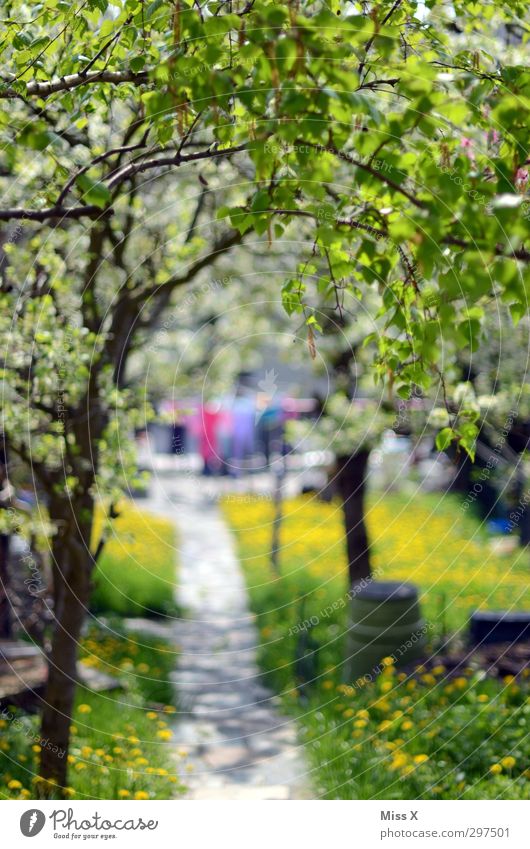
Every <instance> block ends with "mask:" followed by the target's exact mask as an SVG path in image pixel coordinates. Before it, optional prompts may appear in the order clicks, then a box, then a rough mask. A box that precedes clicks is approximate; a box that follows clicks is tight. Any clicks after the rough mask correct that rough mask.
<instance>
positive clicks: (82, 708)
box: [77, 705, 92, 713]
mask: <svg viewBox="0 0 530 849" xmlns="http://www.w3.org/2000/svg"><path fill="white" fill-rule="evenodd" d="M77 710H78V711H79V713H92V708H91V707H90V705H79V707H78V708H77Z"/></svg>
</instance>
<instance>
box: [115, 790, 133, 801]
mask: <svg viewBox="0 0 530 849" xmlns="http://www.w3.org/2000/svg"><path fill="white" fill-rule="evenodd" d="M130 795H131V794H130V793H129V791H128V790H118V796H119V797H120V799H126V798H127V796H130Z"/></svg>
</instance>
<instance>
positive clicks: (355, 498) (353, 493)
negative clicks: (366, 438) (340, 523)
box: [337, 451, 372, 589]
mask: <svg viewBox="0 0 530 849" xmlns="http://www.w3.org/2000/svg"><path fill="white" fill-rule="evenodd" d="M369 456H370V452H369V451H359V452H358V453H356V454H352V455H351V456H350V457H340V458H339V460H338V472H337V486H338V489H339V492H340V495H341V498H342V509H343V511H344V525H345V530H346V550H347V554H348V579H349V586H350V589H351V587H354V586H355V585H356V584H358V583H359V582H360V581H361V580H362V579H363V578H364V579H365V580H366V578H370V576H371V574H372V570H371V567H370V549H369V545H368V534H367V532H366V525H365V521H364V497H365V489H366V487H365V481H366V467H367V464H368V457H369Z"/></svg>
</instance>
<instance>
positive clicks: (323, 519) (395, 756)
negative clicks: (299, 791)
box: [223, 493, 530, 799]
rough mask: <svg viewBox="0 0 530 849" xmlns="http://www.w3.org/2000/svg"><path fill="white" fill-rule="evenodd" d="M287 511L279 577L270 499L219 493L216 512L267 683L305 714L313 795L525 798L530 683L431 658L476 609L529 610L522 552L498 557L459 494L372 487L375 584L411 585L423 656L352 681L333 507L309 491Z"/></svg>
mask: <svg viewBox="0 0 530 849" xmlns="http://www.w3.org/2000/svg"><path fill="white" fill-rule="evenodd" d="M284 506H285V518H284V522H283V525H282V532H281V534H282V535H281V562H280V570H279V574H275V573H274V572H273V571H272V570H271V566H270V560H269V552H270V539H271V521H272V509H273V508H272V505H271V504H270V503H267V502H264V501H263V500H259V501H258V500H256V501H254V502H252V503H249V504H246V505H244V506H241V505H238V506H237V507H234V506H233V505H232V504H231V503H230V502H229V501H227V502H225V503H224V504H223V510H224V513H225V516H226V518H227V519H228V521H229V523H230V524H231V526H232V528H233V530H234V532H235V535H236V539H237V544H238V550H239V554H240V557H241V562H242V564H243V568H244V571H245V575H246V580H247V586H248V589H249V593H250V598H251V604H252V607H253V610H254V612H255V613H256V616H257V623H258V627H259V632H260V649H259V655H260V663H261V667H262V669H263V673H264V679H265V681H266V683H268V684H269V686H271V687H272V688H273V689H275V690H276V692H278V693H280V694H281V696H282V699H283V703H284V706H285V708H286V709H287V710H289V711H290V712H292V713H294V714H295V715H296V716H297V718H298V720H299V727H300V729H301V737H302V739H303V740H304V741H305V742H306V744H307V751H308V756H309V758H310V761H311V764H312V766H313V767H314V783H315V792H316V794H317V795H318V796H320V797H323V798H346V799H351V798H390V799H392V798H395V799H400V798H403V799H407V798H421V797H425V798H431V797H433V798H496V797H498V796H505V797H506V798H526V796H527V795H528V791H529V785H528V779H529V778H530V770H529V769H528V764H529V763H530V743H529V737H528V732H529V731H530V727H529V725H528V724H529V723H530V701H529V697H528V682H527V679H526V678H525V677H523V679H522V680H515V679H512V678H511V677H508V678H506V679H505V680H503V681H499V680H493V679H491V678H488V677H487V676H486V675H485V674H484V672H483V671H482V670H480V669H479V668H477V667H476V666H475V665H471V666H470V667H469V668H466V669H464V670H463V671H460V672H459V673H458V675H456V676H455V675H453V674H452V673H450V672H449V671H448V670H447V669H446V668H445V667H444V665H443V664H441V663H437V662H436V660H435V658H436V656H437V655H438V654H439V653H441V652H445V653H447V652H448V651H451V650H452V649H455V648H456V647H458V646H460V645H462V643H463V642H464V641H465V637H466V631H467V627H468V621H469V615H470V613H471V611H472V610H474V609H477V608H488V609H510V608H517V609H530V592H529V590H528V577H529V574H528V573H529V568H528V567H529V564H528V553H527V551H526V550H523V549H516V551H515V552H513V553H511V554H505V555H501V554H498V553H497V554H496V553H494V552H493V550H492V549H491V547H490V545H489V539H488V536H487V533H486V532H485V530H484V528H483V527H482V525H481V524H480V522H478V521H477V520H476V518H475V517H474V516H473V515H471V514H470V513H469V512H466V511H465V510H463V509H462V507H461V503H460V502H459V501H458V499H456V498H455V497H454V496H445V497H442V496H440V495H438V494H429V495H425V494H418V495H416V496H415V497H413V498H409V497H406V496H404V495H399V494H393V493H390V494H385V496H384V497H379V496H378V495H377V494H375V493H374V494H373V495H372V496H371V499H370V503H369V506H368V510H367V523H368V529H369V534H370V539H371V541H372V561H373V569H374V571H375V572H376V574H377V577H378V578H379V579H389V580H391V579H392V580H394V579H399V580H406V581H411V582H413V583H415V584H416V585H417V586H418V588H419V591H420V599H421V604H422V609H423V613H424V616H425V619H426V621H427V624H428V627H429V631H428V633H429V640H430V645H429V651H428V655H429V656H430V657H431V660H430V661H429V663H428V664H427V666H426V667H422V666H417V667H415V668H413V669H407V671H406V672H403V671H400V670H399V669H396V668H395V667H394V665H393V663H392V661H391V659H390V658H387V659H385V661H384V664H385V671H384V672H383V673H382V675H380V676H379V678H378V679H377V680H376V681H375V682H373V683H367V684H364V685H362V686H358V685H357V684H356V685H355V686H352V685H353V683H354V682H351V681H348V680H347V678H346V677H345V672H344V664H343V660H344V655H345V646H344V643H345V631H346V628H347V611H348V605H347V596H346V594H347V591H348V587H347V578H346V575H347V571H346V567H347V564H346V558H345V547H344V532H343V527H342V516H341V509H340V505H339V504H338V503H335V502H332V503H329V504H326V503H322V502H320V501H318V500H317V499H316V498H314V497H312V496H305V497H302V498H298V499H295V500H292V501H288V502H286V504H285V505H284ZM304 623H305V624H304ZM308 623H311V624H309V625H308ZM432 658H434V660H433V659H432ZM525 794H526V795H525Z"/></svg>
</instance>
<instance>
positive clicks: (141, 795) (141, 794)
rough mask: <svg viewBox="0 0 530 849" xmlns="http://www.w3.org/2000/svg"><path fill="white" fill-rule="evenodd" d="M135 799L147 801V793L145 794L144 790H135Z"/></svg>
mask: <svg viewBox="0 0 530 849" xmlns="http://www.w3.org/2000/svg"><path fill="white" fill-rule="evenodd" d="M134 798H135V799H149V793H146V792H145V790H137V791H136V793H135V794H134Z"/></svg>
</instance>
